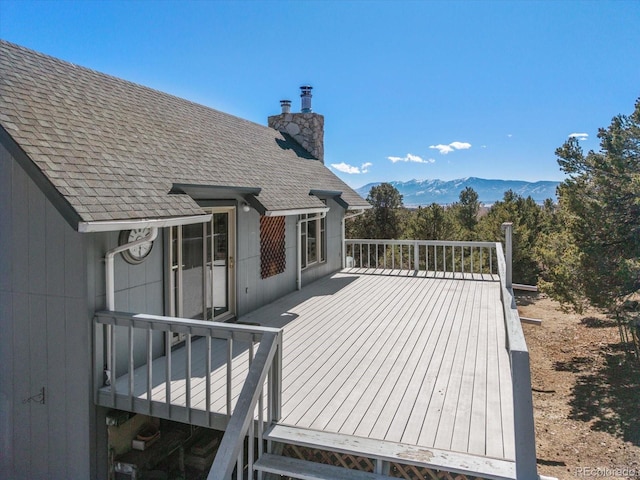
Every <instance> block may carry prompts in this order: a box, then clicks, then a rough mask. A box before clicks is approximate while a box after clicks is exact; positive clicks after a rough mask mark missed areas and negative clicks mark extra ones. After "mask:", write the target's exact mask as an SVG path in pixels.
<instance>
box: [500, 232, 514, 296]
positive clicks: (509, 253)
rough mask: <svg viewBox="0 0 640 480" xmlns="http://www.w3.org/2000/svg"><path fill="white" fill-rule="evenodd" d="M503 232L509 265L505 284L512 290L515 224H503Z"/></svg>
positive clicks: (506, 259)
mask: <svg viewBox="0 0 640 480" xmlns="http://www.w3.org/2000/svg"><path fill="white" fill-rule="evenodd" d="M502 231H503V232H504V250H505V252H504V253H505V257H506V258H505V262H506V264H507V278H505V283H506V287H507V288H511V285H512V283H513V277H512V275H513V246H512V238H511V237H512V236H513V223H511V222H504V223H503V224H502Z"/></svg>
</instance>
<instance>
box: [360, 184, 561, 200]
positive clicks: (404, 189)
mask: <svg viewBox="0 0 640 480" xmlns="http://www.w3.org/2000/svg"><path fill="white" fill-rule="evenodd" d="M380 183H381V182H378V183H368V184H367V185H363V186H362V187H360V188H358V189H356V191H357V192H358V193H359V194H360V195H362V197H364V198H367V195H368V194H369V191H370V190H371V187H375V186H378V185H380ZM388 183H390V184H391V185H393V186H394V187H396V188H397V189H398V191H399V192H400V193H401V194H402V196H403V203H404V205H405V206H406V207H417V206H419V205H422V206H424V205H430V204H432V203H438V204H441V205H447V204H451V203H453V202H457V201H458V200H459V195H460V192H461V191H462V190H464V189H465V188H466V187H471V188H473V189H474V190H475V191H476V193H477V194H478V200H479V201H480V203H482V204H485V205H491V204H493V203H495V202H497V201H499V200H502V198H503V197H504V192H506V191H507V190H513V191H514V192H515V193H517V194H518V195H522V196H523V197H525V198H526V197H528V196H531V198H533V199H534V200H535V201H536V202H537V203H542V202H544V201H545V200H546V199H547V198H551V199H553V200H554V201H555V200H556V187H557V186H558V185H559V184H560V182H552V181H539V182H525V181H522V180H488V179H485V178H477V177H467V178H459V179H456V180H437V179H434V180H409V181H408V182H400V181H392V182H388Z"/></svg>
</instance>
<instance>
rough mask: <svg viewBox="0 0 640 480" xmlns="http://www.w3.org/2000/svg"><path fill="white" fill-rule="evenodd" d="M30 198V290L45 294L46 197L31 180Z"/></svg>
mask: <svg viewBox="0 0 640 480" xmlns="http://www.w3.org/2000/svg"><path fill="white" fill-rule="evenodd" d="M28 199H29V201H28V208H29V216H28V225H29V243H28V251H29V263H28V272H29V292H31V293H36V294H45V293H47V283H46V278H45V275H44V272H45V270H46V264H45V255H44V252H45V245H46V237H45V198H44V195H43V194H42V192H41V191H40V190H39V189H38V187H36V185H35V183H33V182H29V191H28ZM24 247H27V245H24ZM24 247H23V248H24Z"/></svg>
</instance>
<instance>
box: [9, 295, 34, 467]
mask: <svg viewBox="0 0 640 480" xmlns="http://www.w3.org/2000/svg"><path fill="white" fill-rule="evenodd" d="M13 319H14V322H13V327H14V328H13V348H14V354H15V356H14V358H13V405H14V410H13V415H14V416H13V425H14V429H13V451H14V452H15V453H16V457H15V460H14V461H15V465H14V468H15V472H16V474H17V476H18V478H31V477H32V476H33V475H32V474H31V471H32V470H31V462H30V458H29V457H30V452H31V446H30V444H29V441H30V437H31V415H30V414H31V412H30V409H31V404H30V403H22V402H23V400H25V399H27V398H29V397H30V396H31V395H33V394H34V393H36V392H32V390H31V385H30V381H31V372H30V363H29V353H30V352H29V296H28V295H26V294H21V293H15V294H14V295H13Z"/></svg>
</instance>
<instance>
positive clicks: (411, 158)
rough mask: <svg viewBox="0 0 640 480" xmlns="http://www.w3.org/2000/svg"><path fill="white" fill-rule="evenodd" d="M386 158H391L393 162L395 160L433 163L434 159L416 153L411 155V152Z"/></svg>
mask: <svg viewBox="0 0 640 480" xmlns="http://www.w3.org/2000/svg"><path fill="white" fill-rule="evenodd" d="M387 159H388V160H391V162H393V163H397V162H412V163H434V162H435V160H434V159H433V158H428V159H427V160H425V159H424V158H422V157H419V156H418V155H413V154H412V153H407V154H406V155H405V156H404V157H387Z"/></svg>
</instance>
